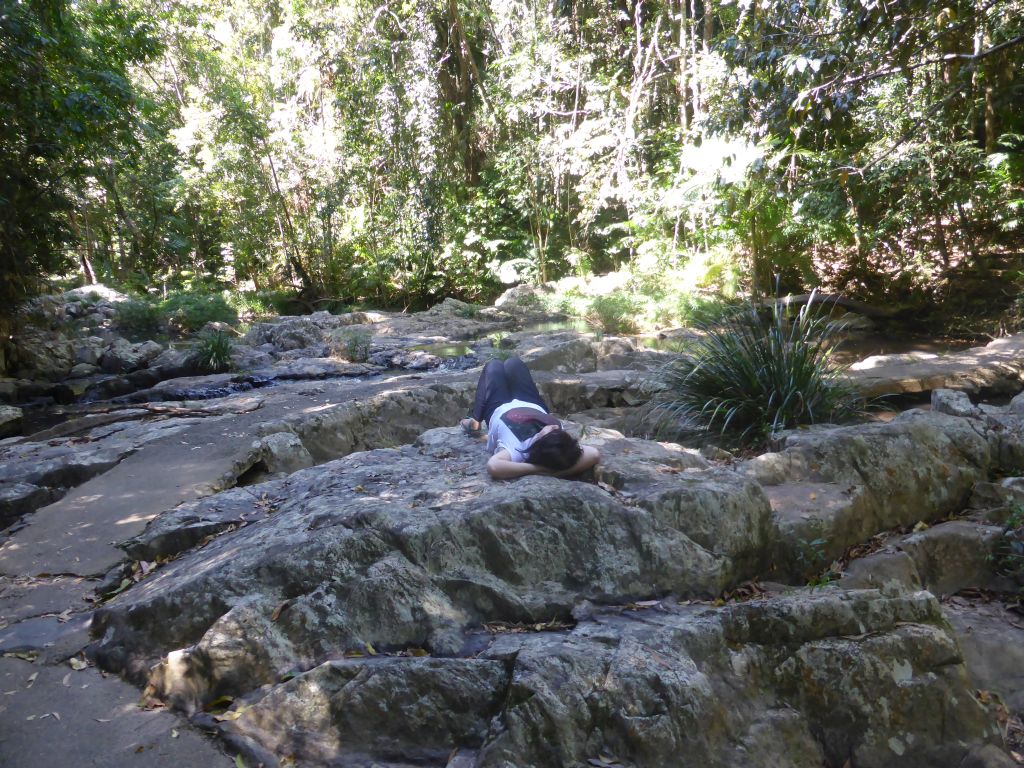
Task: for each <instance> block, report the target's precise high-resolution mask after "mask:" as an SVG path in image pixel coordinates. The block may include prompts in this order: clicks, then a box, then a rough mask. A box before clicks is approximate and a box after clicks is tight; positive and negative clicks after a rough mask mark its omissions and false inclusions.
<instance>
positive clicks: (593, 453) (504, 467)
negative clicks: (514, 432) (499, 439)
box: [487, 445, 601, 480]
mask: <svg viewBox="0 0 1024 768" xmlns="http://www.w3.org/2000/svg"><path fill="white" fill-rule="evenodd" d="M582 447H583V453H581V454H580V457H579V459H577V460H576V463H575V464H573V465H572V466H571V467H569V468H568V469H564V470H562V471H561V472H552V471H551V470H550V469H548V468H546V467H541V466H538V465H537V464H530V463H529V462H525V461H512V456H511V454H510V453H509V452H508V451H507V450H506V449H504V448H502V449H501V450H500V451H498V452H496V453H495V454H494V455H493V456H491V458H489V459H488V460H487V473H488V474H489V475H490V476H491V477H492V478H494V479H495V480H514V479H515V478H517V477H526V476H527V475H549V476H550V477H571V476H572V475H578V474H579V473H581V472H586V471H587V470H588V469H590V468H591V467H592V466H594V465H595V464H597V462H599V461H600V460H601V454H600V452H599V451H598V450H597V448H594V447H593V446H591V445H584V446H582Z"/></svg>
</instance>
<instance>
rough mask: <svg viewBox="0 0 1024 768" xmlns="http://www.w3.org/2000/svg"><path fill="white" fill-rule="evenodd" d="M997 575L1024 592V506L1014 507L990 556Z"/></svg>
mask: <svg viewBox="0 0 1024 768" xmlns="http://www.w3.org/2000/svg"><path fill="white" fill-rule="evenodd" d="M989 561H990V562H991V563H992V566H993V568H994V569H995V571H996V573H998V574H999V575H1000V576H1005V577H1007V578H1009V579H1011V580H1012V581H1013V582H1014V583H1015V584H1016V585H1017V587H1018V589H1019V590H1024V505H1020V504H1017V505H1014V506H1013V507H1012V508H1011V509H1010V514H1009V515H1008V516H1007V518H1006V522H1005V523H1004V524H1003V535H1002V537H1001V538H1000V539H999V542H998V543H997V544H996V547H995V551H994V552H993V553H992V554H991V555H990V556H989Z"/></svg>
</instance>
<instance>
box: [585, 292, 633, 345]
mask: <svg viewBox="0 0 1024 768" xmlns="http://www.w3.org/2000/svg"><path fill="white" fill-rule="evenodd" d="M640 309H641V307H640V304H639V302H638V301H637V300H636V299H635V298H634V297H633V296H632V295H630V294H628V293H609V294H605V295H604V296H595V297H594V299H593V300H592V301H591V302H590V308H589V309H588V310H587V313H586V314H585V315H584V318H583V319H584V320H585V321H586V323H587V326H588V327H589V328H591V329H592V330H594V331H597V332H598V333H601V334H605V333H607V334H612V335H620V334H629V333H636V332H637V331H638V327H637V322H636V315H637V314H638V313H639V311H640Z"/></svg>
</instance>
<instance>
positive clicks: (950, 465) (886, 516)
mask: <svg viewBox="0 0 1024 768" xmlns="http://www.w3.org/2000/svg"><path fill="white" fill-rule="evenodd" d="M1001 439H1002V438H1001V437H1000V435H999V434H997V433H995V432H992V431H989V430H987V429H986V427H985V424H984V423H983V422H981V421H979V420H977V419H968V418H958V417H954V416H949V415H946V414H939V413H930V412H927V411H907V412H905V413H902V414H900V415H899V416H898V417H897V418H896V419H894V420H892V421H890V422H887V423H875V424H866V425H864V424H862V425H857V426H851V427H820V428H812V429H808V430H796V431H793V432H791V433H787V434H786V436H785V438H784V440H783V444H782V446H781V449H780V450H779V451H777V452H775V453H768V454H764V455H762V456H759V457H757V458H755V459H752V460H750V461H748V462H746V463H745V464H743V465H742V467H741V468H740V471H741V472H742V473H743V474H744V475H746V476H748V477H750V478H752V479H756V480H757V481H759V482H760V483H761V484H762V485H763V486H764V488H765V493H766V494H767V495H768V498H769V499H770V501H771V504H772V508H773V511H774V512H775V521H776V527H777V529H778V548H777V550H776V554H775V560H776V564H777V566H778V568H779V570H780V571H781V572H783V573H788V574H791V575H797V576H806V575H807V570H808V566H810V568H811V570H813V569H814V568H815V567H817V568H818V569H820V568H821V566H822V565H827V564H828V563H829V562H830V561H831V560H832V559H834V558H835V557H838V556H839V555H840V554H842V553H843V552H844V551H845V550H846V549H847V548H848V547H850V546H852V545H854V544H858V543H861V542H864V541H866V540H868V539H869V538H871V536H873V535H874V534H876V533H878V532H881V531H886V530H890V529H893V528H897V527H900V526H910V527H913V526H914V525H916V524H917V523H920V522H925V523H930V522H933V521H936V520H939V519H941V518H943V517H946V516H947V515H949V514H951V513H954V512H959V511H960V510H962V509H963V508H964V506H965V505H966V504H967V501H968V499H969V498H970V497H971V494H972V491H973V489H974V487H975V485H976V484H977V483H978V482H981V481H984V480H986V479H987V477H988V473H989V472H990V471H991V470H992V469H994V468H995V467H996V466H997V457H996V454H997V449H996V448H994V445H996V444H997V443H998V442H999V440H1001ZM812 545H813V546H812ZM808 547H811V550H809V549H808Z"/></svg>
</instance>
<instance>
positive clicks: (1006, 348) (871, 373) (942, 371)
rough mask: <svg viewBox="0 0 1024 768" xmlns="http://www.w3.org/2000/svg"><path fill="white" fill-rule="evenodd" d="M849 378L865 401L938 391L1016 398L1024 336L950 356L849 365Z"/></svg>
mask: <svg viewBox="0 0 1024 768" xmlns="http://www.w3.org/2000/svg"><path fill="white" fill-rule="evenodd" d="M849 376H850V379H851V381H852V382H853V384H854V385H855V386H856V387H857V388H858V389H859V390H860V391H861V392H862V393H863V394H864V396H865V397H880V396H884V395H894V394H917V393H922V392H929V391H931V390H936V389H957V390H962V391H964V392H970V393H979V392H990V393H997V394H1008V395H1014V394H1017V393H1018V392H1020V389H1021V384H1022V383H1024V334H1021V333H1017V334H1013V335H1011V336H1005V337H1003V338H1001V339H996V340H995V341H992V342H990V343H988V344H986V345H985V346H983V347H972V348H971V349H966V350H963V351H960V352H952V353H949V354H945V355H935V354H922V353H912V354H908V355H876V356H874V357H869V358H867V359H866V360H862V361H860V362H858V363H854V364H853V365H852V366H850V370H849Z"/></svg>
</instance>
